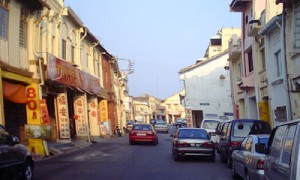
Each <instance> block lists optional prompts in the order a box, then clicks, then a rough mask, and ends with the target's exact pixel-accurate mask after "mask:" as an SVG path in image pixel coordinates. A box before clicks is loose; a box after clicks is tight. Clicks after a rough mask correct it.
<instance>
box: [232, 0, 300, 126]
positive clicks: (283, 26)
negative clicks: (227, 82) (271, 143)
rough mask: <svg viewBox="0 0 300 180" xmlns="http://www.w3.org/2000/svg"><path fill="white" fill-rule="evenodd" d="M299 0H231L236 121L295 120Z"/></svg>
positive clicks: (299, 90)
mask: <svg viewBox="0 0 300 180" xmlns="http://www.w3.org/2000/svg"><path fill="white" fill-rule="evenodd" d="M299 5H300V1H298V0H276V1H275V0H266V1H255V0H253V1H252V0H249V1H241V0H233V1H232V2H231V4H230V9H231V11H233V12H240V13H241V20H242V21H241V22H242V34H241V36H240V37H235V38H233V39H232V40H231V42H230V47H229V54H230V55H229V62H230V70H231V79H232V81H231V86H232V96H233V106H234V109H235V116H236V117H237V118H257V119H261V120H265V121H268V122H269V123H270V124H271V125H272V126H273V127H274V126H275V125H277V124H278V123H281V122H285V121H290V120H293V119H297V118H300V108H299V102H300V66H299V65H300V59H299V52H300V51H299V47H300V46H299V42H300V41H299V33H300V29H299V22H300V21H299V12H300V11H299V10H300V6H299Z"/></svg>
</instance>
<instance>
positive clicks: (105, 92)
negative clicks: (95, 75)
mask: <svg viewBox="0 0 300 180" xmlns="http://www.w3.org/2000/svg"><path fill="white" fill-rule="evenodd" d="M99 96H100V97H102V98H104V99H107V98H108V94H107V91H106V89H104V88H103V87H100V94H99Z"/></svg>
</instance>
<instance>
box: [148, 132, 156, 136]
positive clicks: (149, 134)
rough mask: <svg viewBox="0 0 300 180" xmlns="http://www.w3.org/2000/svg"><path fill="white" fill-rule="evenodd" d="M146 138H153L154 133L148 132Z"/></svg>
mask: <svg viewBox="0 0 300 180" xmlns="http://www.w3.org/2000/svg"><path fill="white" fill-rule="evenodd" d="M146 135H147V136H154V132H148V133H146Z"/></svg>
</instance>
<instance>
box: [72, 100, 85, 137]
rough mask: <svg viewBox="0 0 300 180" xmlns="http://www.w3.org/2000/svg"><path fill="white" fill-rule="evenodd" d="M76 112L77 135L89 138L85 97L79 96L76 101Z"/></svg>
mask: <svg viewBox="0 0 300 180" xmlns="http://www.w3.org/2000/svg"><path fill="white" fill-rule="evenodd" d="M74 112H75V114H76V116H77V119H76V121H75V122H76V135H77V136H87V135H88V131H87V130H88V129H87V121H86V107H85V96H83V95H82V96H77V97H76V98H75V101H74Z"/></svg>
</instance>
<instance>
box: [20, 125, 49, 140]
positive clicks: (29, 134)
mask: <svg viewBox="0 0 300 180" xmlns="http://www.w3.org/2000/svg"><path fill="white" fill-rule="evenodd" d="M25 138H27V139H28V138H31V139H48V140H50V139H51V126H50V125H43V124H25Z"/></svg>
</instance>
